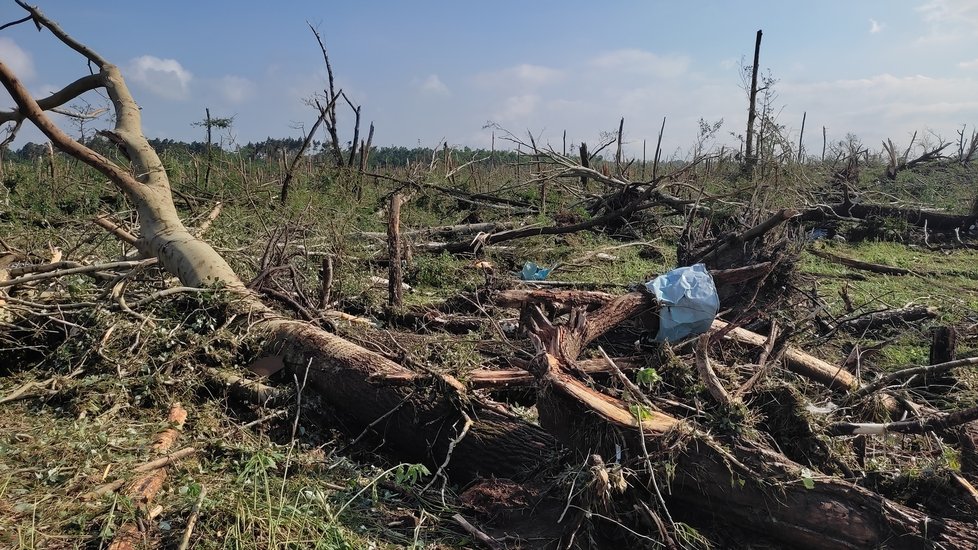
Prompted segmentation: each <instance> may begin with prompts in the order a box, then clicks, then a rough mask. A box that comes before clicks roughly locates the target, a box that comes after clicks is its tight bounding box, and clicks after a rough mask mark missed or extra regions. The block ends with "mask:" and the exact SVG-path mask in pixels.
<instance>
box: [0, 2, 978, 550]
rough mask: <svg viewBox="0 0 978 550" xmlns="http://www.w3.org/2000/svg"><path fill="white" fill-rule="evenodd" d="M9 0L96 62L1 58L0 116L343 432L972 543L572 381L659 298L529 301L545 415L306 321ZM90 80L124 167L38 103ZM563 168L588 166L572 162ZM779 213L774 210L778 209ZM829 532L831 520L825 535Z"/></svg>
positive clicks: (732, 514) (756, 518) (811, 518)
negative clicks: (202, 224)
mask: <svg viewBox="0 0 978 550" xmlns="http://www.w3.org/2000/svg"><path fill="white" fill-rule="evenodd" d="M17 3H18V4H19V5H20V6H21V7H23V8H24V9H25V10H27V11H28V12H29V17H28V18H25V20H24V21H27V20H33V22H34V23H35V24H36V25H37V26H38V27H39V28H41V29H45V28H46V29H48V30H49V31H50V32H52V33H53V34H54V35H55V36H56V37H57V38H58V39H59V40H60V41H61V42H62V43H64V44H65V45H66V46H68V47H69V48H71V49H73V50H74V51H76V52H78V53H80V54H81V55H82V56H83V57H84V58H85V59H86V60H87V61H88V62H89V63H90V64H91V65H93V66H94V67H96V68H97V72H96V73H94V74H92V75H90V76H86V77H83V78H81V79H79V80H77V81H75V82H73V83H71V84H69V85H68V86H66V87H65V88H63V89H62V90H60V91H58V92H56V93H55V94H53V95H51V96H50V97H48V98H45V99H43V100H40V101H38V100H36V99H34V98H33V97H32V96H31V95H30V94H29V92H28V91H27V90H26V89H25V88H24V86H23V85H22V84H21V82H20V81H19V80H18V79H17V77H16V76H15V75H14V74H13V73H12V72H11V70H10V68H9V67H8V66H7V65H6V64H3V63H2V62H0V83H2V84H3V86H4V87H5V88H6V90H7V91H8V92H9V93H10V95H11V96H12V97H13V99H14V101H15V103H16V106H17V107H16V109H15V110H14V111H11V112H8V113H3V114H0V121H12V122H17V123H19V122H20V121H22V120H24V119H27V120H30V121H31V122H32V123H33V124H35V125H36V126H37V127H38V128H39V129H40V130H41V131H42V132H43V133H44V134H45V135H46V136H47V137H48V138H49V139H50V140H51V141H52V142H53V143H55V144H56V146H57V147H58V148H60V149H61V150H62V151H64V152H66V153H67V154H69V155H71V156H73V157H75V158H77V159H79V160H81V161H82V162H85V163H86V164H88V165H90V166H92V167H93V168H94V169H96V170H98V171H99V172H101V173H102V174H104V175H105V176H106V177H108V178H109V179H110V180H111V181H112V182H113V183H114V184H115V185H116V186H117V187H118V188H119V189H120V190H121V191H122V192H123V193H125V194H126V196H127V197H128V198H129V200H130V201H131V202H132V204H133V205H134V206H135V208H136V210H137V213H138V216H139V222H140V224H139V236H138V239H135V240H134V243H135V245H136V246H137V248H138V249H139V251H140V252H141V253H143V254H144V255H146V256H147V257H151V258H157V259H158V261H159V263H160V264H161V265H162V266H163V267H164V268H165V269H166V270H167V271H169V272H170V273H172V274H174V275H176V276H177V277H178V278H179V279H180V281H181V282H182V283H183V284H184V285H187V286H190V287H202V286H210V287H221V288H223V289H225V291H226V293H227V294H228V295H229V300H228V301H229V304H228V307H229V308H232V309H233V310H235V311H236V312H237V313H239V317H241V318H242V319H243V320H246V322H244V323H243V326H242V327H241V329H242V330H245V328H246V329H247V330H249V331H250V332H251V333H252V334H255V333H259V334H261V335H263V336H264V337H265V338H267V340H268V341H269V342H270V345H271V347H274V348H275V349H276V350H277V351H278V352H279V354H280V355H282V357H283V358H284V360H285V362H286V363H287V364H288V365H289V367H290V368H291V369H292V370H293V371H295V372H296V373H297V375H298V376H299V377H300V378H308V381H309V383H310V385H311V386H312V387H313V388H314V390H315V391H316V392H317V393H319V394H320V395H321V396H322V397H323V398H324V400H325V401H327V402H328V403H330V404H331V405H332V406H333V407H334V408H335V409H336V410H337V412H338V413H339V414H341V415H342V416H343V417H344V418H345V419H347V420H348V421H349V422H348V423H346V424H344V427H346V428H347V429H350V430H351V431H355V432H356V431H360V430H364V429H382V430H383V433H384V435H385V439H386V442H387V443H388V444H390V449H391V452H394V453H397V454H399V455H400V456H402V457H405V458H407V459H409V460H416V461H424V462H427V463H429V464H431V465H433V466H437V467H438V470H437V471H436V475H446V476H451V477H452V478H453V479H455V480H459V481H462V480H471V479H473V478H476V477H479V476H486V477H488V476H500V477H510V478H517V479H519V478H521V477H525V476H526V474H527V473H528V472H530V471H532V470H533V469H535V468H538V467H539V466H541V465H542V464H547V462H548V461H549V458H550V456H552V451H553V450H554V449H555V447H556V441H555V439H556V440H559V441H560V442H561V443H562V444H563V445H565V446H566V447H567V448H569V449H571V450H573V451H574V452H575V453H577V454H581V455H598V456H597V457H596V458H595V457H592V458H591V459H589V464H590V465H591V471H592V472H593V473H594V480H595V483H594V484H592V488H593V489H594V491H592V492H591V493H589V494H591V495H593V497H594V500H593V501H592V504H593V505H594V506H601V507H608V506H610V505H612V504H613V502H608V501H610V500H615V499H618V498H621V497H622V495H623V493H622V491H626V489H627V488H626V487H623V486H622V485H621V484H620V483H618V482H617V481H616V482H614V483H611V482H609V475H608V471H607V469H606V468H605V466H604V465H605V464H607V463H609V462H611V461H612V458H613V457H616V455H620V460H619V462H620V463H622V464H625V465H626V466H627V467H628V468H629V469H631V470H633V471H635V472H637V473H636V474H634V475H632V476H631V479H630V481H631V482H632V483H633V484H634V485H633V489H631V490H630V491H627V495H628V496H629V497H630V498H632V499H634V500H635V501H636V502H637V503H638V504H636V506H637V507H638V508H639V509H644V510H650V509H651V507H658V506H659V502H660V501H662V502H669V503H670V504H678V505H679V506H682V507H683V508H685V509H686V510H687V511H688V512H687V514H686V516H687V517H696V515H697V514H696V513H695V512H694V511H698V512H699V513H700V514H702V515H705V516H706V517H700V518H699V520H700V521H701V522H711V523H712V521H713V520H714V519H715V520H716V521H719V522H724V523H727V524H737V525H739V526H740V527H744V528H747V529H751V530H753V531H756V532H759V533H762V534H764V535H765V536H767V537H771V538H774V539H777V540H779V541H781V542H783V543H785V544H787V545H791V546H793V547H820V548H828V547H831V548H849V547H873V546H881V545H887V546H889V547H894V548H915V547H920V546H922V545H924V544H927V543H933V544H939V545H942V546H944V547H973V546H974V545H976V544H978V531H976V530H975V528H974V526H973V525H970V524H967V523H964V522H961V521H955V520H950V519H944V518H939V517H928V516H927V515H925V514H924V513H922V512H920V511H918V510H915V509H912V508H909V507H907V506H904V505H901V504H898V503H896V502H893V501H890V500H888V499H886V498H884V497H882V496H881V495H878V494H876V493H873V492H871V491H869V490H867V489H864V488H860V487H854V486H853V485H852V484H850V483H848V482H846V481H844V480H841V479H839V478H835V477H832V476H829V475H824V476H823V475H812V474H811V472H809V473H808V474H806V473H805V469H804V468H803V467H802V466H801V465H800V464H798V463H797V462H795V461H792V460H791V459H789V458H787V457H785V456H784V455H782V454H780V453H778V452H775V451H773V450H771V449H769V448H767V447H765V446H763V445H762V444H761V443H758V442H754V441H749V440H739V439H737V438H731V439H728V440H726V441H720V440H718V439H717V438H715V437H713V436H710V435H707V434H706V433H705V432H704V431H703V430H701V429H699V428H698V427H697V426H695V425H693V424H692V423H691V422H689V421H684V420H680V419H678V418H674V417H673V416H670V415H668V414H666V413H664V412H660V411H654V410H651V409H649V408H647V407H643V406H637V407H636V406H635V405H634V404H631V403H629V402H628V401H626V400H625V399H622V398H620V397H615V396H611V395H608V394H605V393H602V392H600V391H598V389H596V388H595V387H592V386H591V385H588V384H586V383H584V382H583V381H582V380H581V373H580V372H578V371H577V369H576V368H575V366H574V363H575V362H576V361H577V359H578V358H579V356H580V353H581V351H582V350H583V349H584V348H585V347H586V346H588V345H589V344H591V343H592V342H593V341H594V340H595V339H596V338H598V337H599V336H601V335H603V334H605V333H607V332H608V331H609V330H611V329H612V328H614V327H615V326H617V325H618V324H619V323H621V322H623V321H625V320H626V319H629V318H632V317H635V316H637V315H638V314H640V313H642V312H647V311H650V310H651V311H653V312H654V311H655V310H656V308H657V304H655V303H654V301H653V300H651V299H650V297H649V295H648V294H645V293H630V294H626V295H625V296H622V297H619V298H617V299H614V300H612V301H610V302H609V303H607V304H605V305H604V306H602V307H601V308H600V309H598V310H597V311H595V312H594V313H593V314H590V315H587V314H584V313H583V312H582V311H580V310H573V311H572V312H571V315H570V319H569V320H568V321H567V323H566V324H564V325H556V326H555V325H553V324H552V323H551V322H550V320H548V319H547V318H546V317H544V316H543V315H541V314H539V313H538V312H535V311H533V310H531V309H527V311H526V315H525V318H526V319H527V320H528V326H527V328H528V329H530V330H531V331H532V333H533V335H534V338H535V342H536V344H537V351H538V353H537V354H536V358H535V359H534V361H533V362H532V363H531V364H530V365H529V369H530V370H531V372H532V373H533V374H534V376H535V377H536V379H537V385H538V387H539V389H540V397H539V401H538V403H539V404H538V407H539V408H540V413H541V421H542V428H541V427H537V426H534V425H531V424H529V423H527V422H525V421H524V420H522V419H520V418H518V417H516V416H514V415H512V414H509V413H508V412H506V411H505V410H503V409H501V408H500V407H499V406H498V405H496V404H492V403H489V402H486V401H484V400H482V399H479V398H478V397H476V396H474V395H472V394H470V393H469V392H468V391H467V388H466V386H465V385H464V384H462V383H461V382H460V381H458V380H457V379H455V378H453V377H451V376H447V375H441V374H434V373H429V372H416V371H414V370H411V369H408V368H406V367H404V366H402V365H399V364H397V363H395V362H393V361H391V360H388V359H385V358H384V357H382V356H380V355H378V354H375V353H372V352H370V351H368V350H366V349H364V348H363V347H360V346H357V345H355V344H353V343H351V342H349V341H347V340H344V339H342V338H340V337H338V336H336V335H334V334H332V333H330V332H327V331H325V330H323V329H321V328H318V327H316V326H313V325H311V324H309V323H305V322H300V321H294V320H290V319H286V318H284V317H282V316H280V315H278V314H277V313H276V312H275V311H274V310H272V309H271V308H270V307H268V306H267V305H265V304H264V303H262V302H261V300H259V299H258V297H257V296H256V295H255V294H254V293H252V292H251V291H249V290H248V289H247V288H246V286H245V285H244V284H243V282H242V281H241V279H240V278H239V277H238V275H237V274H236V273H235V272H234V270H233V269H232V268H231V267H230V266H229V264H228V263H227V262H226V261H225V259H224V258H223V257H222V256H221V255H220V254H219V253H218V252H217V251H216V250H215V249H214V248H212V247H211V246H210V245H209V244H208V243H206V242H205V241H203V240H201V239H200V238H198V237H197V236H196V235H195V234H194V233H193V232H191V231H189V230H188V229H187V228H186V227H185V226H184V224H183V222H182V221H181V220H180V218H179V215H178V212H177V210H176V208H175V206H174V204H173V201H172V198H171V196H170V185H169V180H168V177H167V174H166V171H165V170H164V168H163V165H162V164H161V162H160V159H159V157H158V156H157V154H156V152H155V151H154V150H153V149H152V147H150V145H149V143H148V142H147V140H146V138H145V137H144V136H143V134H142V129H141V125H140V113H139V108H138V106H137V105H136V103H135V101H134V99H133V97H132V96H131V94H130V92H129V90H128V88H127V86H126V83H125V81H124V79H123V78H122V75H121V73H120V71H119V69H118V67H116V66H115V65H113V64H111V63H110V62H108V61H107V60H105V59H104V58H102V57H101V56H99V55H98V54H97V53H95V52H94V51H92V50H91V49H90V48H88V47H87V46H85V45H84V44H82V43H81V42H78V41H77V40H75V39H73V38H72V37H70V36H69V35H67V34H66V33H65V32H64V31H62V30H61V28H60V27H59V26H58V25H56V24H55V23H54V22H52V21H51V20H49V19H47V18H46V17H45V16H44V15H43V14H42V13H41V12H40V11H38V10H37V9H36V8H34V7H31V6H29V5H27V4H26V3H24V2H22V1H21V0H17ZM95 89H102V90H104V91H105V93H106V94H107V95H108V96H109V98H110V100H111V102H112V105H113V108H114V110H115V115H116V122H115V126H114V128H113V129H112V130H110V131H109V135H111V136H112V138H113V141H114V142H115V143H117V144H118V145H119V147H121V148H122V150H123V152H124V153H125V155H124V156H126V157H127V158H128V159H129V161H130V163H131V164H130V166H128V167H126V166H121V165H119V164H117V163H115V162H113V161H112V160H110V159H109V158H107V157H105V156H103V155H101V154H99V153H97V152H95V151H93V150H91V149H89V148H87V147H86V146H84V145H83V144H79V143H77V142H75V141H74V140H72V139H71V138H70V137H69V136H68V135H67V134H65V133H64V132H63V131H62V130H60V129H59V128H58V127H57V126H55V125H54V124H53V123H52V122H51V120H50V119H49V118H48V117H47V115H46V114H45V111H46V110H50V109H53V108H57V107H59V106H60V105H63V104H65V103H66V102H67V101H70V100H72V99H73V98H75V97H77V96H78V95H80V94H81V93H84V92H86V91H91V90H95ZM573 175H575V176H584V175H586V176H587V177H591V178H597V176H598V174H596V173H590V172H587V171H583V170H580V169H575V171H574V172H573ZM642 193H643V195H644V197H645V198H646V199H648V198H652V197H653V196H661V197H664V195H663V194H662V193H661V189H660V188H659V187H658V186H656V185H655V184H652V185H650V186H649V187H648V188H647V189H646V190H643V191H642ZM639 204H640V205H641V204H643V203H639ZM632 211H634V209H633V210H632ZM627 213H631V211H629V212H627ZM786 214H787V213H785V214H782V215H781V216H779V217H778V218H777V220H776V221H778V220H782V221H783V219H785V216H786ZM381 425H382V428H378V426H381ZM548 432H549V433H548ZM554 436H556V438H555V437H554ZM671 443H675V444H671ZM653 455H654V456H656V457H657V458H656V462H659V461H660V460H668V461H669V462H670V463H671V464H672V466H673V468H672V470H671V491H669V490H666V491H660V488H659V485H658V483H657V481H656V475H657V474H658V475H660V476H661V474H662V472H661V471H657V469H656V468H655V467H654V466H653V465H652V459H651V458H650V457H651V456H653ZM662 457H666V458H662ZM806 476H807V477H806ZM616 479H618V478H616ZM602 480H603V482H604V483H601V481H602ZM663 506H664V504H663ZM642 507H644V508H642ZM576 515H577V519H576V520H575V522H576V523H574V525H576V526H580V525H581V522H583V521H584V519H585V518H586V516H587V514H583V513H582V514H576ZM649 515H650V516H654V517H655V518H658V517H657V516H655V515H654V514H652V513H651V512H649ZM670 521H671V519H670ZM659 525H660V527H661V529H660V533H661V534H662V535H663V538H664V539H665V540H669V541H671V538H670V537H671V536H672V535H674V534H675V533H674V532H673V533H670V528H669V527H668V526H667V525H665V524H664V523H662V522H661V521H660V522H659ZM672 529H675V526H674V525H673V527H672ZM826 530H829V531H830V532H831V533H830V534H829V535H826V534H825V531H826ZM575 532H576V527H575V528H573V529H570V530H569V532H568V536H567V539H568V542H567V546H569V545H570V543H571V542H572V540H573V538H574V533H575Z"/></svg>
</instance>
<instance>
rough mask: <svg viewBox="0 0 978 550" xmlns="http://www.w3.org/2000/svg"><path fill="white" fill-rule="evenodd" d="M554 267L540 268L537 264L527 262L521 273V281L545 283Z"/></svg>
mask: <svg viewBox="0 0 978 550" xmlns="http://www.w3.org/2000/svg"><path fill="white" fill-rule="evenodd" d="M552 270H553V268H552V267H540V266H538V265H537V264H536V262H526V263H525V264H523V270H522V271H520V279H523V280H524V281H543V280H546V278H547V277H548V276H549V275H550V272H551V271H552Z"/></svg>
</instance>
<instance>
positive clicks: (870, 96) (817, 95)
mask: <svg viewBox="0 0 978 550" xmlns="http://www.w3.org/2000/svg"><path fill="white" fill-rule="evenodd" d="M778 88H779V91H780V92H781V95H780V99H781V100H783V101H785V102H786V103H787V104H789V105H791V106H794V107H793V109H794V110H797V111H798V112H799V113H798V114H800V111H802V110H807V111H808V116H809V122H811V121H814V120H819V122H817V124H821V125H826V126H828V127H829V128H830V129H834V130H836V131H837V132H843V131H851V132H853V133H855V134H857V135H859V136H860V137H862V138H863V139H864V140H865V142H866V143H878V141H879V140H880V139H883V138H886V137H892V138H894V139H897V138H899V137H900V136H903V135H905V134H907V133H908V132H910V133H912V132H913V131H914V130H924V129H930V130H933V131H935V132H937V133H939V134H942V135H943V136H944V137H945V138H947V137H951V136H953V132H954V129H955V128H958V127H960V125H961V124H962V123H971V122H972V121H973V118H974V113H975V112H978V79H975V78H934V77H928V76H922V75H912V76H894V75H891V74H880V75H875V76H871V77H868V78H860V79H850V80H833V81H822V82H814V83H796V84H792V83H784V82H782V83H779V84H778ZM843 98H844V99H843Z"/></svg>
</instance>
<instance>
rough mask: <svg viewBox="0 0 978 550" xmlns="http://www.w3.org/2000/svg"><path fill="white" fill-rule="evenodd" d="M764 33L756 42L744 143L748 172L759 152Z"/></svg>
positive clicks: (745, 163) (755, 162)
mask: <svg viewBox="0 0 978 550" xmlns="http://www.w3.org/2000/svg"><path fill="white" fill-rule="evenodd" d="M762 34H763V33H762V32H761V31H760V30H758V31H757V40H756V41H755V42H754V65H752V66H751V77H750V99H749V104H748V105H747V136H746V138H745V143H744V166H745V167H746V169H747V172H748V173H752V172H753V169H754V165H755V164H757V153H756V152H755V151H754V121H755V119H756V118H757V73H758V71H759V70H760V65H759V63H760V57H761V35H762Z"/></svg>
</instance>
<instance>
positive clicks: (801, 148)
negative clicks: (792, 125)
mask: <svg viewBox="0 0 978 550" xmlns="http://www.w3.org/2000/svg"><path fill="white" fill-rule="evenodd" d="M806 118H808V111H805V112H804V113H802V115H801V131H800V132H798V162H801V159H802V155H804V154H805V145H804V139H805V119H806Z"/></svg>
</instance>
